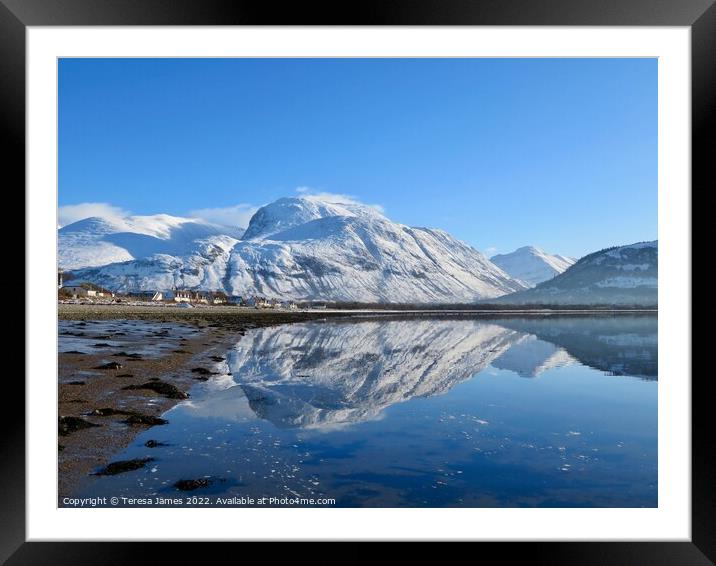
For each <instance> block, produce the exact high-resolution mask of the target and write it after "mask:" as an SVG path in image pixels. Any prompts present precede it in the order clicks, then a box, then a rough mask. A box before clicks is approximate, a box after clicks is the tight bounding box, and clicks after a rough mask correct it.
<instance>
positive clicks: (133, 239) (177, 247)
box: [57, 214, 243, 270]
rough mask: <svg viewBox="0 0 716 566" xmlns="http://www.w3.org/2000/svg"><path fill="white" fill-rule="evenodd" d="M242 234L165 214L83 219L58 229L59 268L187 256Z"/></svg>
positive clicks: (224, 243) (233, 230)
mask: <svg viewBox="0 0 716 566" xmlns="http://www.w3.org/2000/svg"><path fill="white" fill-rule="evenodd" d="M242 234H243V230H242V229H240V228H233V227H229V226H222V225H218V224H211V223H209V222H206V221H203V220H199V219H196V218H181V217H177V216H170V215H168V214H156V215H153V216H127V217H124V218H116V217H112V218H100V217H91V218H85V219H83V220H79V221H78V222H73V223H72V224H68V225H67V226H64V227H62V228H60V229H59V230H58V232H57V237H58V248H59V267H60V268H61V269H64V270H74V269H81V268H85V267H98V266H104V265H108V264H111V263H117V262H124V261H130V260H134V259H143V258H146V257H150V256H153V255H168V256H173V255H187V254H191V253H192V252H193V250H194V248H197V247H201V243H202V242H204V243H206V242H213V241H215V242H216V243H217V244H223V245H224V246H226V245H229V243H230V242H232V241H233V242H234V243H235V242H236V241H238V239H239V238H240V237H241V236H242Z"/></svg>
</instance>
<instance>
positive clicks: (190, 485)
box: [174, 478, 213, 491]
mask: <svg viewBox="0 0 716 566" xmlns="http://www.w3.org/2000/svg"><path fill="white" fill-rule="evenodd" d="M212 483H213V482H212V481H211V480H210V479H208V478H199V479H196V480H179V481H178V482H176V483H175V484H174V487H176V488H177V489H178V490H179V491H193V490H195V489H199V488H200V487H208V486H210V485H211V484H212Z"/></svg>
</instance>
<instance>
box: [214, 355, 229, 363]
mask: <svg viewBox="0 0 716 566" xmlns="http://www.w3.org/2000/svg"><path fill="white" fill-rule="evenodd" d="M211 359H212V360H214V361H215V362H225V361H226V358H224V357H223V356H211Z"/></svg>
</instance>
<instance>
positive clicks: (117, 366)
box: [94, 362, 123, 369]
mask: <svg viewBox="0 0 716 566" xmlns="http://www.w3.org/2000/svg"><path fill="white" fill-rule="evenodd" d="M122 367H123V366H122V364H120V363H118V362H109V363H106V364H102V365H101V366H96V367H95V368H94V369H122Z"/></svg>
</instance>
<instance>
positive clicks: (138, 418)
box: [122, 414, 169, 426]
mask: <svg viewBox="0 0 716 566" xmlns="http://www.w3.org/2000/svg"><path fill="white" fill-rule="evenodd" d="M122 422H124V423H126V424H130V425H149V426H157V425H165V424H167V423H168V422H169V421H168V420H166V419H162V418H160V417H153V416H151V415H138V414H137V415H132V416H130V417H129V418H127V419H126V420H124V421H122Z"/></svg>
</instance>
